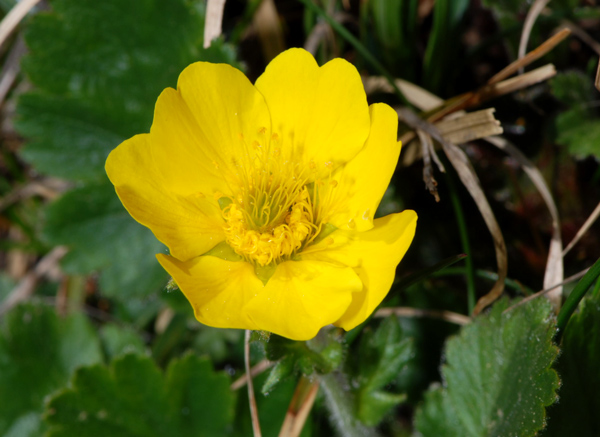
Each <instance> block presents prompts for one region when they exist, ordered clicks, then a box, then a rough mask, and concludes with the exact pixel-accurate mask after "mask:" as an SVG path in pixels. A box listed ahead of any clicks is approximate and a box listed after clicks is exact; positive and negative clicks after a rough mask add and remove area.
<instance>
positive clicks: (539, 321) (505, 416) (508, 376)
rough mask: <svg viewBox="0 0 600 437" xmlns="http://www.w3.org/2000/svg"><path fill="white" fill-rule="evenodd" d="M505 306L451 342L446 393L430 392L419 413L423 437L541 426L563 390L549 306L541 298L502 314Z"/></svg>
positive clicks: (523, 432)
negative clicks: (546, 411)
mask: <svg viewBox="0 0 600 437" xmlns="http://www.w3.org/2000/svg"><path fill="white" fill-rule="evenodd" d="M508 304H509V302H508V300H507V299H504V300H501V301H500V302H498V303H497V304H496V305H494V307H493V308H492V310H491V312H490V314H488V315H485V316H480V317H478V318H477V319H476V320H475V321H474V322H473V323H472V324H470V325H467V326H465V327H464V328H463V329H462V330H461V333H460V334H459V335H458V336H456V337H453V338H451V339H450V340H448V342H447V344H446V364H445V365H444V366H443V368H442V375H443V379H444V382H445V384H444V389H442V390H438V393H435V390H434V391H433V392H432V393H429V394H428V395H427V397H426V401H425V403H424V405H423V406H422V407H421V408H420V409H419V411H418V412H417V415H416V426H417V428H418V430H419V431H420V432H421V433H422V434H423V435H424V436H429V435H435V436H442V437H443V436H459V435H460V436H465V437H466V436H472V437H476V436H477V437H479V436H491V435H498V436H500V435H502V436H505V435H506V436H509V435H518V436H524V437H525V436H533V435H535V434H536V433H537V432H538V431H539V430H540V429H542V428H543V426H544V423H545V411H544V407H546V406H548V405H551V404H552V403H554V402H555V401H556V398H557V397H556V394H555V391H556V389H557V388H558V386H559V380H558V376H557V374H556V372H555V371H554V370H552V369H551V368H550V366H551V365H552V363H553V362H554V360H555V359H556V356H557V354H558V349H557V348H556V346H554V345H553V343H552V337H553V335H554V332H555V326H556V325H555V321H554V317H553V316H552V307H551V305H550V303H549V302H548V301H547V300H545V299H536V300H534V301H532V302H530V303H528V304H526V305H522V306H519V307H517V308H515V309H514V310H511V311H510V312H509V313H507V314H502V312H503V311H504V310H505V309H506V308H507V307H508ZM452 417H455V418H456V419H455V420H449V418H452Z"/></svg>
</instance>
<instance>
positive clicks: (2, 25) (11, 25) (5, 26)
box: [0, 0, 40, 46]
mask: <svg viewBox="0 0 600 437" xmlns="http://www.w3.org/2000/svg"><path fill="white" fill-rule="evenodd" d="M39 2H40V0H22V1H20V2H18V3H17V4H15V5H14V6H13V8H12V9H11V10H10V11H9V12H8V14H6V16H5V17H4V19H3V20H2V21H1V22H0V46H1V45H2V44H4V42H5V41H6V39H7V38H8V37H9V36H10V35H11V33H12V32H13V30H15V28H16V27H17V26H18V25H19V23H20V22H21V20H22V19H23V18H25V16H26V15H27V14H28V13H29V11H30V10H31V9H33V7H34V6H35V5H37V4H38V3H39Z"/></svg>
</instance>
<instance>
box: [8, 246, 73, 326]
mask: <svg viewBox="0 0 600 437" xmlns="http://www.w3.org/2000/svg"><path fill="white" fill-rule="evenodd" d="M67 251H68V249H67V248H66V247H64V246H58V247H55V248H54V249H52V250H51V251H50V252H48V253H47V254H46V255H45V256H44V257H43V258H42V259H40V261H39V262H38V263H37V264H36V266H35V267H34V268H33V270H31V271H30V272H29V273H27V275H25V277H24V278H23V279H21V281H20V282H19V284H18V285H17V286H16V287H15V288H13V290H12V291H11V292H10V294H9V295H8V297H7V298H6V299H5V300H4V302H3V303H2V305H0V315H2V314H4V313H5V312H7V311H8V310H10V309H11V308H13V307H14V306H15V305H17V304H18V303H20V302H22V301H24V300H26V299H27V298H29V297H30V296H31V295H32V294H33V292H34V290H35V286H36V284H37V283H38V281H39V280H40V279H41V278H42V277H43V276H45V275H47V274H48V273H50V272H51V271H52V270H53V269H55V268H56V266H57V265H58V262H59V261H60V259H61V258H62V257H63V256H65V254H66V253H67Z"/></svg>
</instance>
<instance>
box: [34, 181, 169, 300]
mask: <svg viewBox="0 0 600 437" xmlns="http://www.w3.org/2000/svg"><path fill="white" fill-rule="evenodd" d="M45 232H46V235H47V237H48V239H49V241H50V243H51V244H55V245H66V246H68V247H69V249H70V252H69V253H68V254H67V255H66V256H65V258H64V259H63V260H62V266H63V268H64V270H65V272H67V273H69V274H86V273H89V272H92V271H95V270H102V269H104V271H103V272H102V274H101V275H100V286H101V288H102V291H103V292H104V293H105V294H106V295H107V296H110V297H120V298H124V297H126V296H133V295H137V296H140V295H147V294H148V293H150V292H154V291H156V290H158V289H159V288H160V287H162V286H164V285H165V284H166V283H167V277H168V275H167V274H166V273H165V272H164V270H163V269H162V268H161V267H160V265H159V264H158V262H157V261H156V258H155V254H156V253H158V252H162V251H164V250H165V249H164V246H163V245H162V244H161V243H159V242H158V241H157V240H156V238H154V236H153V235H152V233H151V232H150V231H149V230H148V229H146V228H144V227H142V226H140V225H139V224H138V223H136V222H135V221H134V220H133V219H132V218H131V217H130V216H129V213H127V211H126V210H125V208H123V205H121V202H120V201H119V198H118V197H117V195H116V194H115V192H114V188H113V187H112V185H110V184H109V183H103V184H94V185H88V186H84V187H82V188H78V189H75V190H73V191H70V192H68V193H66V194H65V195H63V196H62V197H61V198H60V199H58V200H57V201H55V202H53V203H52V204H51V205H50V207H49V208H48V211H47V218H46V228H45Z"/></svg>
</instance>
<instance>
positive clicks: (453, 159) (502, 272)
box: [397, 108, 508, 315]
mask: <svg viewBox="0 0 600 437" xmlns="http://www.w3.org/2000/svg"><path fill="white" fill-rule="evenodd" d="M397 112H398V115H399V117H400V119H401V120H402V121H403V122H404V123H406V124H408V125H409V126H410V127H411V128H413V129H415V130H416V129H421V130H423V131H425V132H427V133H428V134H429V135H431V137H432V138H433V139H434V140H436V141H437V142H439V143H440V144H441V145H442V149H443V150H444V153H445V154H446V156H447V157H448V160H449V161H450V163H451V164H452V166H453V167H454V169H455V170H456V172H457V173H458V176H459V178H460V180H461V182H462V183H463V185H464V186H465V188H466V189H467V191H469V194H470V195H471V197H472V198H473V200H474V201H475V204H476V205H477V208H478V209H479V212H480V213H481V215H482V217H483V220H484V221H485V223H486V225H487V228H488V230H489V231H490V234H491V235H492V239H493V240H494V249H495V252H496V263H497V267H498V280H497V281H496V283H495V284H494V286H493V287H492V289H491V290H490V292H488V293H487V294H486V295H485V296H483V297H481V298H480V299H479V301H478V302H477V305H476V306H475V309H474V310H473V315H477V314H479V313H480V312H481V311H482V310H483V309H484V308H485V307H487V306H488V305H490V304H491V303H492V302H494V301H495V300H496V299H497V298H498V297H500V295H501V294H502V292H503V291H504V279H506V274H507V270H508V259H507V253H506V244H505V243H504V237H503V236H502V231H501V230H500V226H499V225H498V222H497V220H496V217H495V216H494V213H493V212H492V209H491V207H490V205H489V203H488V201H487V199H486V197H485V194H484V193H483V189H482V188H481V184H480V183H479V179H478V178H477V174H476V173H475V170H473V167H472V166H471V163H470V162H469V159H468V158H467V155H466V154H465V152H463V151H462V149H460V148H459V147H458V146H456V145H455V144H453V143H451V142H449V141H448V140H446V139H445V138H444V137H443V136H442V134H441V133H440V132H439V131H438V129H437V128H436V127H435V126H434V125H432V124H431V123H428V122H427V121H425V120H422V119H420V118H419V117H418V116H417V115H416V114H415V113H413V112H412V111H411V110H409V109H406V108H400V109H398V110H397Z"/></svg>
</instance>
